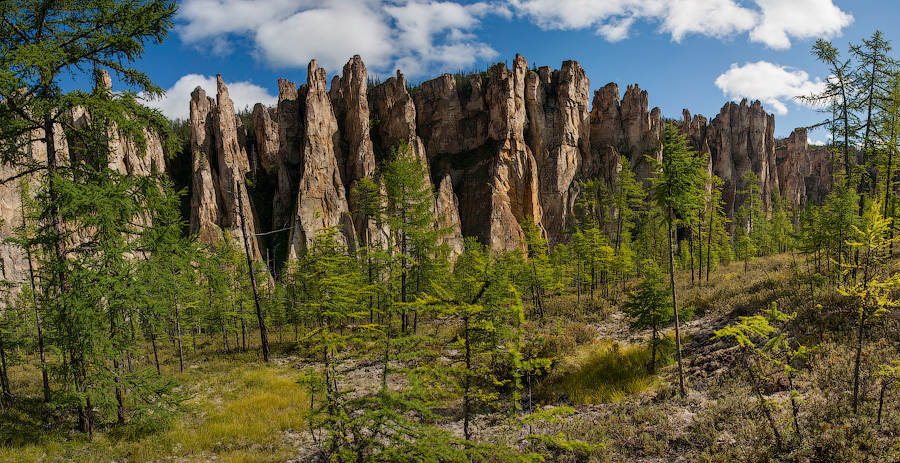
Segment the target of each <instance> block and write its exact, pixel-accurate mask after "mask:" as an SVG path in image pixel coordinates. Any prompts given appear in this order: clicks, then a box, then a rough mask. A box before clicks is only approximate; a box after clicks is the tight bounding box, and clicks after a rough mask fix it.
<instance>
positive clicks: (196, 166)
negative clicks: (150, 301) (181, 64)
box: [190, 75, 262, 260]
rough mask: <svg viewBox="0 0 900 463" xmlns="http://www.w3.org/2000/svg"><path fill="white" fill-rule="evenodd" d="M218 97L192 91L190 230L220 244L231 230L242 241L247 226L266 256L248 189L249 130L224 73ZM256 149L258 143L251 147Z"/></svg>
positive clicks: (256, 251)
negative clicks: (233, 99)
mask: <svg viewBox="0 0 900 463" xmlns="http://www.w3.org/2000/svg"><path fill="white" fill-rule="evenodd" d="M216 81H217V84H216V87H217V88H216V90H217V97H216V99H215V100H213V99H212V98H209V97H207V96H206V92H205V91H204V90H203V89H202V88H200V87H197V88H196V89H194V92H193V93H192V94H191V108H190V109H191V121H190V123H191V162H192V172H193V190H192V191H193V196H192V197H191V232H197V233H199V234H200V238H201V239H202V240H204V241H206V242H209V243H215V242H216V241H218V240H220V239H221V238H222V236H223V235H222V230H224V229H228V230H229V233H230V235H231V237H232V238H233V239H234V240H236V242H237V243H239V246H242V245H243V244H242V243H243V240H244V231H243V228H242V216H241V211H243V227H246V231H247V235H249V237H250V238H251V239H250V245H251V252H252V254H253V255H254V258H256V259H258V260H262V251H261V246H260V245H259V242H258V241H259V240H258V238H257V236H256V235H257V233H258V231H259V230H260V225H259V221H258V219H257V214H256V212H255V207H254V205H253V203H252V201H251V200H250V193H249V191H248V190H247V183H246V180H245V179H246V176H247V174H248V173H249V172H250V158H249V156H248V154H247V151H248V148H251V147H248V146H247V145H248V143H247V134H246V130H245V129H244V126H243V124H242V123H241V121H240V120H238V119H237V117H236V116H235V113H234V103H233V102H232V101H231V98H230V97H229V95H228V88H227V87H226V86H225V83H224V82H223V80H222V76H220V75H219V76H216ZM252 149H255V147H252Z"/></svg>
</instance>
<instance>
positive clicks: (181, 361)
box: [172, 273, 184, 373]
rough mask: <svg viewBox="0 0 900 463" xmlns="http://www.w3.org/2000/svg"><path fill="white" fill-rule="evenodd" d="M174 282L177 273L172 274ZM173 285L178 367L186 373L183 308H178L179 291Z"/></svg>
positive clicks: (173, 281)
mask: <svg viewBox="0 0 900 463" xmlns="http://www.w3.org/2000/svg"><path fill="white" fill-rule="evenodd" d="M172 283H175V274H174V273H173V274H172ZM175 288H177V286H176V287H173V292H172V294H173V296H174V300H175V330H176V332H175V334H176V335H177V337H178V367H179V371H181V372H182V373H184V349H182V346H181V309H179V308H178V291H175Z"/></svg>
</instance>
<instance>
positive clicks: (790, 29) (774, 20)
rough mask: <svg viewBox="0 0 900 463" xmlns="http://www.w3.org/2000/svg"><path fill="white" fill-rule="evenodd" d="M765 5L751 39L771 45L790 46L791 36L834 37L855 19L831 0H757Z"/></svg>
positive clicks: (774, 46) (762, 6) (783, 47)
mask: <svg viewBox="0 0 900 463" xmlns="http://www.w3.org/2000/svg"><path fill="white" fill-rule="evenodd" d="M755 1H756V3H757V4H758V5H759V6H760V8H761V9H762V18H761V20H760V21H759V24H758V25H757V26H756V27H755V28H754V29H753V30H752V31H751V32H750V40H753V41H755V42H762V43H764V44H766V45H767V46H769V47H771V48H776V49H786V48H790V47H791V41H790V38H789V37H791V36H793V37H797V38H801V39H808V38H816V37H823V36H824V37H833V36H836V35H838V34H840V32H841V29H843V28H844V27H846V26H849V25H850V23H852V22H853V16H851V15H850V14H847V13H844V12H843V11H841V10H840V8H838V7H837V6H835V5H834V4H833V3H832V0H792V1H785V0H755Z"/></svg>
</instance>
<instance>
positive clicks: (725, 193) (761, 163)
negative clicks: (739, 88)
mask: <svg viewBox="0 0 900 463" xmlns="http://www.w3.org/2000/svg"><path fill="white" fill-rule="evenodd" d="M774 132H775V116H773V115H771V114H767V113H766V112H765V111H764V110H763V108H762V104H761V103H760V102H759V101H754V102H753V103H751V104H748V103H747V100H746V99H744V100H743V101H741V103H740V104H737V103H733V102H730V103H727V104H726V105H725V106H724V107H722V110H721V111H720V112H719V115H718V116H716V118H715V119H713V120H712V121H711V122H710V124H709V127H708V128H707V137H706V142H707V143H708V145H709V150H710V155H711V159H712V172H713V174H715V175H717V176H718V177H719V178H721V179H722V181H723V186H722V197H723V200H724V202H725V214H726V215H727V216H728V218H730V219H733V218H734V212H735V211H736V210H737V209H738V208H740V207H741V205H743V204H744V201H745V199H746V198H744V195H741V194H737V192H739V191H741V190H744V189H745V188H746V185H744V181H743V180H742V179H741V176H743V175H744V174H745V173H747V172H748V171H750V170H752V171H753V172H754V173H756V175H757V177H758V178H759V185H760V195H761V196H762V198H761V199H762V204H763V207H764V208H765V209H766V210H768V209H769V202H770V198H771V197H772V191H773V189H775V188H777V187H778V175H777V172H776V167H775V137H774Z"/></svg>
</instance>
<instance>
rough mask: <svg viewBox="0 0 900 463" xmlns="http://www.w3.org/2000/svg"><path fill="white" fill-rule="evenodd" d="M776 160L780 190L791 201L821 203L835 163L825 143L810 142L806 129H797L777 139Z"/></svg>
mask: <svg viewBox="0 0 900 463" xmlns="http://www.w3.org/2000/svg"><path fill="white" fill-rule="evenodd" d="M775 161H776V163H777V172H778V182H779V186H780V188H781V194H782V195H784V197H785V198H786V199H787V200H788V202H789V203H790V204H793V205H796V206H801V207H802V206H805V205H806V204H807V203H809V202H812V203H819V204H821V203H822V201H823V200H824V199H825V195H827V194H828V192H829V191H831V187H832V185H833V182H834V167H833V166H832V164H831V162H830V161H829V155H828V150H827V148H826V147H825V146H823V145H818V146H816V145H812V146H811V145H809V144H808V138H807V133H806V129H797V130H794V131H793V132H791V136H790V137H788V138H786V139H784V140H776V141H775Z"/></svg>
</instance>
